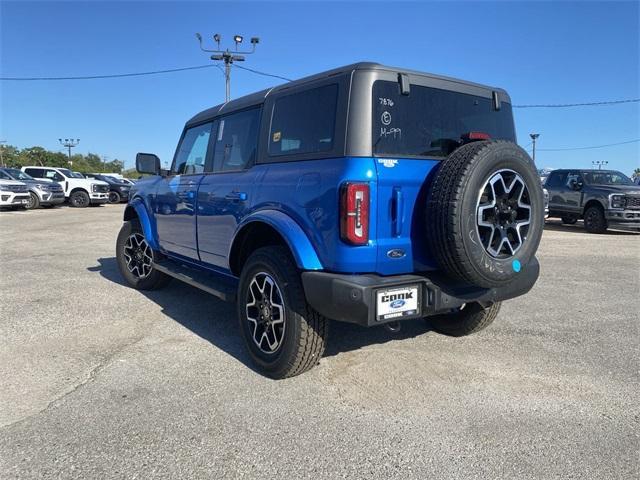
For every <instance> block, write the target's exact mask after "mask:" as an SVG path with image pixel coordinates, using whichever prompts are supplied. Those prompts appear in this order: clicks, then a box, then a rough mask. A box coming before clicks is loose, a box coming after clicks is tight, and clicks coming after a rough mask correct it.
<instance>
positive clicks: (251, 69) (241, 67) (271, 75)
mask: <svg viewBox="0 0 640 480" xmlns="http://www.w3.org/2000/svg"><path fill="white" fill-rule="evenodd" d="M234 66H235V67H236V68H240V69H242V70H247V71H248V72H252V73H257V74H258V75H264V76H265V77H273V78H279V79H280V80H285V81H287V82H293V80H291V79H290V78H287V77H281V76H280V75H274V74H272V73H266V72H261V71H259V70H254V69H253V68H248V67H243V66H242V65H234Z"/></svg>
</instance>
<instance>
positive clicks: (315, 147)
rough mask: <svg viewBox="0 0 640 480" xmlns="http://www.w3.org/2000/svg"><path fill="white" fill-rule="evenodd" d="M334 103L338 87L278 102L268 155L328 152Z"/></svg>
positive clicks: (293, 95) (321, 88) (287, 97)
mask: <svg viewBox="0 0 640 480" xmlns="http://www.w3.org/2000/svg"><path fill="white" fill-rule="evenodd" d="M337 102H338V85H337V84H332V85H325V86H324V87H318V88H314V89H311V90H306V91H303V92H299V93H294V94H291V95H287V96H286V97H282V98H279V99H277V100H276V102H275V105H274V107H273V116H272V118H271V128H270V130H269V155H270V156H278V155H296V154H303V153H319V152H328V151H331V150H332V149H333V137H334V133H335V124H336V105H337Z"/></svg>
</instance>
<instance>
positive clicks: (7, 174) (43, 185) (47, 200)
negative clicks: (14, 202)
mask: <svg viewBox="0 0 640 480" xmlns="http://www.w3.org/2000/svg"><path fill="white" fill-rule="evenodd" d="M0 178H2V179H4V180H18V181H19V182H22V183H24V184H25V185H26V186H27V188H28V189H29V203H28V204H27V205H26V207H25V208H27V209H29V210H30V209H34V208H38V207H40V206H43V207H52V206H54V205H59V204H61V203H63V202H64V192H63V191H62V187H61V186H60V184H58V183H55V182H49V181H45V180H36V179H35V178H33V177H32V176H31V175H29V174H27V173H25V172H23V171H22V170H18V169H17V168H9V167H0Z"/></svg>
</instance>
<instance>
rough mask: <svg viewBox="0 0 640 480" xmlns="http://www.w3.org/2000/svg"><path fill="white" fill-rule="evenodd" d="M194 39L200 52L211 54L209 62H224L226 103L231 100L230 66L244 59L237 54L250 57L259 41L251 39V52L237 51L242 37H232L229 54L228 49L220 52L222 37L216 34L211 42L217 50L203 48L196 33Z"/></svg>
mask: <svg viewBox="0 0 640 480" xmlns="http://www.w3.org/2000/svg"><path fill="white" fill-rule="evenodd" d="M196 38H197V39H198V42H199V43H200V50H202V51H203V52H209V53H213V54H214V55H211V57H210V58H211V60H221V61H223V62H224V78H225V102H228V101H229V100H230V99H231V64H232V63H234V62H243V61H244V60H245V57H244V56H243V55H239V54H246V55H250V54H252V53H254V52H255V51H256V45H257V44H258V43H260V39H259V38H258V37H251V50H247V51H241V50H238V46H239V45H240V44H241V43H242V41H243V40H244V37H243V36H242V35H237V34H236V35H234V36H233V41H234V42H235V47H236V48H235V51H234V52H230V51H229V49H228V48H227V49H225V50H222V49H221V48H220V41H221V40H222V36H221V35H220V34H218V33H215V34H214V35H213V41H214V42H216V44H217V47H218V48H217V49H215V50H211V49H207V48H204V47H203V45H202V35H200V34H199V33H196Z"/></svg>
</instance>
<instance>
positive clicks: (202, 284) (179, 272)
mask: <svg viewBox="0 0 640 480" xmlns="http://www.w3.org/2000/svg"><path fill="white" fill-rule="evenodd" d="M153 268H155V269H156V270H158V271H159V272H162V273H165V274H167V275H169V276H170V277H173V278H177V279H178V280H180V281H181V282H184V283H188V284H189V285H191V286H193V287H196V288H199V289H200V290H204V291H205V292H207V293H210V294H211V295H215V296H216V297H218V298H220V299H221V300H224V301H225V302H234V301H235V300H236V287H237V286H236V285H234V284H233V283H232V282H225V281H223V280H218V279H217V278H215V277H214V276H213V275H209V274H207V273H205V272H201V271H200V270H196V269H194V268H189V267H187V266H186V265H182V264H180V263H177V262H175V261H173V260H162V261H160V262H156V263H154V264H153Z"/></svg>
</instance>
